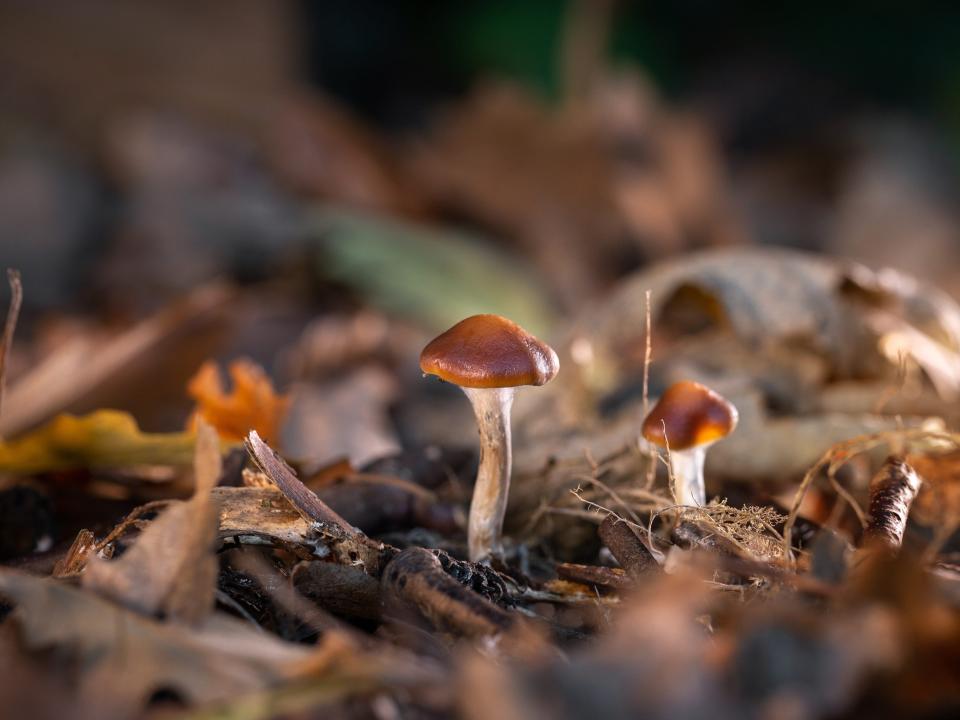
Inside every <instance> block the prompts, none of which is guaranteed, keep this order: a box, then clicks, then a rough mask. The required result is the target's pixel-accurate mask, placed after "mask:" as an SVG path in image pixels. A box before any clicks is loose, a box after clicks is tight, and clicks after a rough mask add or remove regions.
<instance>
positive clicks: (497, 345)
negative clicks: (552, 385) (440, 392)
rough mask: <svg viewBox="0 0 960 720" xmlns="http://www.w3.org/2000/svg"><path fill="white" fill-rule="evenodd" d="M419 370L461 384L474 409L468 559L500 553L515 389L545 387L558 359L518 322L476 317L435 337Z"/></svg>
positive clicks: (507, 489)
mask: <svg viewBox="0 0 960 720" xmlns="http://www.w3.org/2000/svg"><path fill="white" fill-rule="evenodd" d="M420 369H421V370H423V372H424V373H427V374H429V375H436V376H437V377H439V378H440V379H441V380H445V381H447V382H449V383H453V384H454V385H459V386H460V388H461V389H462V390H463V392H464V393H466V395H467V397H468V398H469V399H470V403H471V404H472V405H473V412H474V414H475V415H476V417H477V426H478V428H479V430H480V467H479V469H478V471H477V482H476V485H475V486H474V490H473V500H472V502H471V503H470V519H469V522H468V526H467V540H468V546H469V551H470V559H471V560H473V561H474V562H480V561H484V560H488V559H489V558H490V556H491V555H492V554H494V553H499V552H500V534H501V532H502V530H503V516H504V514H505V513H506V509H507V497H508V494H509V492H510V465H511V446H510V408H511V406H512V405H513V396H514V392H515V390H516V388H517V387H518V386H521V385H543V384H544V383H547V382H549V381H550V380H551V379H552V378H553V376H554V375H556V374H557V371H558V370H559V369H560V361H559V360H558V359H557V354H556V353H555V352H554V351H553V348H551V347H550V346H549V345H547V344H546V343H543V342H541V341H540V340H538V339H537V338H535V337H534V336H533V335H531V334H530V333H528V332H527V331H526V330H524V329H523V328H521V327H520V326H519V325H517V324H516V323H514V322H511V321H510V320H507V319H506V318H504V317H500V316H499V315H474V316H472V317H468V318H467V319H466V320H461V321H460V322H458V323H457V324H456V325H454V326H453V327H452V328H450V329H449V330H447V331H446V332H445V333H443V334H442V335H439V336H437V337H436V338H434V339H433V340H432V341H430V343H429V344H428V345H427V346H426V347H425V348H424V349H423V352H422V353H421V354H420Z"/></svg>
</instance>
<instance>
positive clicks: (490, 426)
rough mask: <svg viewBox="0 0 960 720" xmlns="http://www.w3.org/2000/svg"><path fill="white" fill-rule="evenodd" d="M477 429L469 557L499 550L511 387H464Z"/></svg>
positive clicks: (508, 462) (507, 475) (506, 488)
mask: <svg viewBox="0 0 960 720" xmlns="http://www.w3.org/2000/svg"><path fill="white" fill-rule="evenodd" d="M463 392H464V393H466V395H467V397H468V398H469V399H470V404H471V405H473V412H474V414H475V415H476V416H477V427H478V428H479V430H480V467H479V468H478V469H477V483H476V485H475V486H474V488H473V500H472V501H471V503H470V519H469V522H468V524H467V542H468V546H469V550H470V559H471V560H472V561H474V562H480V561H481V560H486V559H488V558H489V557H490V556H491V555H492V554H493V553H499V552H500V535H501V533H502V532H503V516H504V515H505V514H506V512H507V497H508V496H509V493H510V465H511V446H510V408H511V407H512V405H513V394H514V389H513V388H463Z"/></svg>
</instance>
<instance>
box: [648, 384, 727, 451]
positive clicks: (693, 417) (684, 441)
mask: <svg viewBox="0 0 960 720" xmlns="http://www.w3.org/2000/svg"><path fill="white" fill-rule="evenodd" d="M736 426H737V408H736V407H734V405H733V404H732V403H731V402H730V401H729V400H727V399H726V398H724V397H723V396H721V395H719V394H717V393H715V392H714V391H713V390H711V389H710V388H708V387H706V386H705V385H701V384H700V383H698V382H693V381H692V380H684V381H683V382H678V383H674V384H673V385H671V386H670V387H669V388H667V390H666V392H664V393H663V395H662V396H661V397H660V399H659V400H658V401H657V404H656V405H654V406H653V409H652V410H651V411H650V414H649V415H647V417H646V419H644V421H643V428H642V432H643V436H644V437H645V438H646V439H647V440H649V441H650V442H652V443H655V444H657V445H659V446H660V447H666V445H667V442H668V441H669V444H670V449H671V450H686V449H688V448H692V447H696V446H697V445H704V444H707V443H712V442H714V441H716V440H719V439H720V438H722V437H726V436H727V435H729V434H730V433H731V432H733V429H734V428H735V427H736ZM664 428H666V433H667V436H666V439H664V436H663V433H664Z"/></svg>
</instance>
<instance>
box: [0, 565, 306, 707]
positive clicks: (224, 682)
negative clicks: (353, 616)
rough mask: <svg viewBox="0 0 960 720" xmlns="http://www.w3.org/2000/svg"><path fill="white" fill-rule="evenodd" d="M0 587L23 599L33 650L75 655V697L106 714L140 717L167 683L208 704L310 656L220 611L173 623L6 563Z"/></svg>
mask: <svg viewBox="0 0 960 720" xmlns="http://www.w3.org/2000/svg"><path fill="white" fill-rule="evenodd" d="M0 594H2V595H3V597H5V598H8V599H9V600H11V601H12V602H13V603H14V604H15V605H16V609H15V610H14V612H13V615H12V616H11V622H12V623H13V624H14V625H15V626H16V627H17V628H18V629H19V631H20V638H21V641H22V643H23V645H24V646H25V647H26V648H28V649H29V650H31V651H35V652H39V651H42V650H48V649H56V650H58V651H59V652H60V654H61V656H62V657H64V658H68V659H69V665H67V666H66V667H69V672H70V677H71V679H72V680H73V687H74V688H75V689H76V693H77V698H76V702H77V703H79V705H80V707H84V708H89V709H91V711H92V712H91V714H92V716H93V717H98V718H126V717H134V716H139V714H140V712H141V710H142V706H143V704H144V703H145V701H146V700H147V699H148V698H149V697H150V696H151V695H152V694H153V693H155V692H157V691H159V690H172V691H173V692H174V693H175V694H176V695H178V696H180V697H183V698H184V699H185V700H187V701H188V702H190V703H202V702H210V701H215V700H223V699H226V698H229V697H231V696H233V695H235V694H237V693H246V692H251V691H255V690H259V689H264V688H267V687H269V686H271V685H273V684H275V683H277V682H279V681H281V680H283V679H285V678H288V677H289V676H291V675H294V674H297V673H299V668H300V667H301V666H302V665H303V664H304V663H305V662H306V661H307V660H308V659H309V657H310V655H311V651H310V649H309V648H306V647H303V646H300V645H294V644H291V643H286V642H283V641H281V640H278V639H276V638H275V637H273V636H271V635H268V634H266V633H263V632H262V631H259V630H256V629H254V628H252V627H251V626H249V625H246V624H244V623H242V622H240V621H238V620H234V619H233V618H230V617H227V616H225V615H222V614H219V613H216V614H213V615H210V616H208V617H207V618H206V619H205V620H203V622H202V623H200V624H199V625H196V626H191V627H186V626H183V625H179V624H164V623H161V622H159V621H157V620H154V619H151V618H145V617H143V616H141V615H139V614H137V613H134V612H131V611H129V610H127V609H125V608H122V607H119V606H117V605H114V604H112V603H110V602H108V601H107V600H104V599H102V598H100V597H97V596H96V595H94V594H93V593H89V592H84V591H82V590H79V589H76V588H73V587H70V586H69V585H66V584H63V583H60V582H57V581H53V580H50V579H47V578H39V577H34V576H30V575H25V574H23V573H19V572H15V571H12V570H6V569H0ZM64 671H65V669H64V667H63V666H61V667H60V672H64Z"/></svg>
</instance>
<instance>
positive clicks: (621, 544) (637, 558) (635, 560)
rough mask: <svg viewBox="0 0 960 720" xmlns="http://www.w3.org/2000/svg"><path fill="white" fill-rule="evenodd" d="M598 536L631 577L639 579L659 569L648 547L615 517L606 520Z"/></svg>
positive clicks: (601, 525)
mask: <svg viewBox="0 0 960 720" xmlns="http://www.w3.org/2000/svg"><path fill="white" fill-rule="evenodd" d="M597 534H598V535H599V536H600V540H602V541H603V544H604V545H606V546H607V548H608V549H609V550H610V552H611V553H613V556H614V557H615V558H616V559H617V562H618V563H620V567H622V568H623V569H624V570H625V571H626V572H627V574H628V575H630V577H633V578H638V577H640V576H642V575H644V574H646V573H648V572H651V571H655V570H658V569H659V567H660V566H659V565H658V564H657V561H656V560H655V559H654V557H653V555H652V554H651V553H650V551H649V550H648V549H647V546H646V545H644V544H643V543H642V542H641V541H640V538H638V537H637V534H636V533H635V532H634V531H633V530H632V529H631V528H630V526H629V525H627V523H626V522H624V521H623V520H621V519H620V518H618V517H616V516H615V515H607V517H606V518H604V520H603V522H602V523H600V527H599V528H598V529H597Z"/></svg>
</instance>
